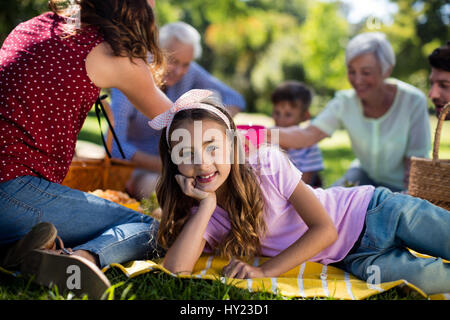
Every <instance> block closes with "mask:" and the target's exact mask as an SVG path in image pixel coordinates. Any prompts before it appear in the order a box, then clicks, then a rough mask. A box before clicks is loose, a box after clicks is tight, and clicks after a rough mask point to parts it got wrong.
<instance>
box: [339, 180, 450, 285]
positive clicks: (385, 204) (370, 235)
mask: <svg viewBox="0 0 450 320" xmlns="http://www.w3.org/2000/svg"><path fill="white" fill-rule="evenodd" d="M407 248H410V249H413V250H414V251H417V252H420V253H424V254H427V255H431V256H433V257H436V258H428V259H427V258H418V257H416V256H414V255H412V254H411V253H410V252H409V251H408V250H407ZM442 258H443V259H446V260H450V211H447V210H445V209H442V208H440V207H437V206H435V205H433V204H431V203H430V202H428V201H425V200H421V199H419V198H415V197H411V196H409V195H406V194H400V193H392V192H391V191H390V190H388V189H386V188H382V187H379V188H376V189H375V193H374V196H373V198H372V201H371V203H370V205H369V208H368V211H367V215H366V220H365V230H363V233H362V234H361V237H360V242H359V243H357V244H356V245H355V246H354V247H353V249H352V250H351V251H350V253H349V254H348V255H347V256H346V257H345V258H344V259H343V260H342V261H340V262H338V263H337V264H336V265H337V267H339V268H342V269H344V270H345V271H348V272H350V273H352V274H354V275H355V276H357V277H359V278H361V279H363V280H365V281H368V280H370V281H368V282H372V284H375V283H374V280H376V279H377V278H378V279H377V280H379V281H381V282H388V281H394V280H399V279H404V280H406V281H408V282H409V283H412V284H414V285H415V286H417V287H419V288H420V289H422V290H423V291H424V292H425V293H427V294H434V293H448V292H450V263H444V262H443V261H442Z"/></svg>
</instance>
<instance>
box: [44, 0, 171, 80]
mask: <svg viewBox="0 0 450 320" xmlns="http://www.w3.org/2000/svg"><path fill="white" fill-rule="evenodd" d="M75 3H76V4H78V5H79V6H80V7H81V23H82V24H84V25H91V26H97V27H98V28H99V31H100V33H101V34H102V36H103V38H104V39H105V41H106V42H107V43H108V44H109V45H110V46H111V49H112V50H113V53H114V55H116V56H121V57H129V58H130V59H132V58H138V59H142V60H144V61H146V62H147V59H148V54H151V56H152V57H153V59H152V63H151V64H150V68H151V69H152V72H153V74H154V76H155V81H156V83H157V84H159V85H161V83H162V72H163V65H164V56H163V53H162V51H161V50H160V48H159V45H158V29H157V26H156V23H155V16H154V13H153V10H152V8H151V7H150V6H149V4H148V3H147V0H75ZM68 4H69V0H49V1H48V6H49V8H50V10H52V11H53V12H55V13H57V14H62V13H64V10H65V9H66V7H67V5H68Z"/></svg>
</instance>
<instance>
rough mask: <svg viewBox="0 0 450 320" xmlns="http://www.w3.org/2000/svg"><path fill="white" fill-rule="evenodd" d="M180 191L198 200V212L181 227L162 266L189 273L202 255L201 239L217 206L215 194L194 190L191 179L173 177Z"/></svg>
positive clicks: (203, 242)
mask: <svg viewBox="0 0 450 320" xmlns="http://www.w3.org/2000/svg"><path fill="white" fill-rule="evenodd" d="M175 178H176V180H177V182H178V184H179V185H180V188H181V190H182V191H183V192H184V193H185V194H186V195H187V196H190V197H192V198H195V199H197V200H199V206H198V211H197V212H196V213H195V214H194V215H192V216H191V217H190V218H189V220H188V221H187V222H186V223H185V225H184V226H183V229H182V230H181V232H180V234H179V235H178V237H177V239H176V240H175V242H174V243H173V244H172V246H171V247H170V248H169V250H168V251H167V253H166V256H165V257H164V261H163V266H164V267H165V268H166V269H168V270H169V271H171V272H173V273H178V274H179V273H181V274H183V273H188V274H189V273H191V272H192V270H193V269H194V266H195V263H196V262H197V260H198V258H199V257H200V255H201V254H202V251H203V248H204V247H205V243H206V240H205V239H204V238H203V235H204V233H205V230H206V227H207V225H208V222H209V219H211V216H212V214H213V213H214V210H215V209H216V206H217V199H216V194H215V193H209V192H204V191H201V190H199V189H197V188H195V182H194V179H193V178H189V177H185V176H183V175H176V176H175Z"/></svg>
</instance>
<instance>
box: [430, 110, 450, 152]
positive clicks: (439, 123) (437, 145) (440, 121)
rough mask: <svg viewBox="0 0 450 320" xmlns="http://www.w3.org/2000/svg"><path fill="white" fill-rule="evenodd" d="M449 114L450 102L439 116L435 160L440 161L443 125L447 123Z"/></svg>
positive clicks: (435, 138) (435, 135)
mask: <svg viewBox="0 0 450 320" xmlns="http://www.w3.org/2000/svg"><path fill="white" fill-rule="evenodd" d="M449 112H450V102H449V103H447V104H446V105H445V106H444V108H443V109H442V112H441V114H440V115H439V121H438V124H437V127H436V133H435V134H434V145H433V160H438V159H439V145H440V142H441V130H442V125H443V123H444V121H445V117H446V116H447V113H449Z"/></svg>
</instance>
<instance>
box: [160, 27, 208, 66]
mask: <svg viewBox="0 0 450 320" xmlns="http://www.w3.org/2000/svg"><path fill="white" fill-rule="evenodd" d="M173 39H176V40H178V41H180V42H182V43H184V44H190V45H192V48H193V49H194V59H198V58H200V56H201V55H202V46H201V43H200V39H201V37H200V33H198V31H197V30H196V29H195V28H194V27H193V26H191V25H190V24H187V23H186V22H183V21H178V22H172V23H168V24H166V25H164V26H162V27H161V28H160V29H159V43H160V45H161V47H162V48H167V47H168V46H169V44H170V42H171V41H172V40H173Z"/></svg>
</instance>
